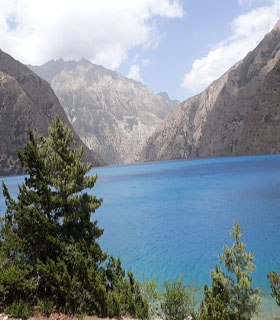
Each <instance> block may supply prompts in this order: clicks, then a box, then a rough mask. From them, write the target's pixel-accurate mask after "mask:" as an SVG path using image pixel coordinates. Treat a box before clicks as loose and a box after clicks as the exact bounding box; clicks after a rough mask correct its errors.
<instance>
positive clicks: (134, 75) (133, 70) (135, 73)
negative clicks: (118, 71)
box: [127, 64, 143, 82]
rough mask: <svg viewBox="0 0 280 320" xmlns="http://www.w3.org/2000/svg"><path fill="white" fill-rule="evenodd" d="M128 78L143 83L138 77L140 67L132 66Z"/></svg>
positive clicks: (139, 76)
mask: <svg viewBox="0 0 280 320" xmlns="http://www.w3.org/2000/svg"><path fill="white" fill-rule="evenodd" d="M127 77H128V78H130V79H133V80H135V81H139V82H143V81H142V78H141V75H140V67H139V65H138V64H132V65H131V66H130V69H129V73H128V76H127Z"/></svg>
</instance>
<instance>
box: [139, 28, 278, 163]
mask: <svg viewBox="0 0 280 320" xmlns="http://www.w3.org/2000/svg"><path fill="white" fill-rule="evenodd" d="M279 152H280V22H278V23H277V24H276V26H275V27H274V29H273V30H272V31H271V32H270V33H268V34H267V35H266V36H265V38H264V39H263V41H262V42H261V43H260V44H259V45H258V46H257V47H256V49H255V50H253V51H252V52H250V53H248V55H247V56H246V57H245V58H244V59H243V60H241V61H240V62H238V63H236V64H235V65H234V66H233V67H231V69H229V70H228V71H227V72H226V73H225V74H224V75H222V76H221V77H220V78H219V79H218V80H216V81H214V82H213V83H212V84H211V85H210V86H209V87H208V88H207V89H206V90H204V91H203V92H202V93H201V94H199V95H196V96H194V97H191V98H189V99H187V100H186V101H184V102H183V103H182V104H181V105H180V106H179V107H178V108H176V109H174V110H173V111H172V112H171V113H170V114H169V115H168V116H167V117H166V118H165V120H164V121H162V122H161V123H160V125H159V126H158V128H157V129H156V131H155V132H154V133H153V135H152V136H151V137H150V138H149V139H148V142H147V144H146V145H145V147H144V148H143V152H142V153H141V157H140V159H141V160H163V159H164V160H167V159H179V158H194V157H218V156H236V155H255V154H268V153H279Z"/></svg>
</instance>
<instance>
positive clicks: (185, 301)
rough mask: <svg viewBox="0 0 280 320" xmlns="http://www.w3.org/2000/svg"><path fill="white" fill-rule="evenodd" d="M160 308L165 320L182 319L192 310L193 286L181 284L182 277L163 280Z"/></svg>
mask: <svg viewBox="0 0 280 320" xmlns="http://www.w3.org/2000/svg"><path fill="white" fill-rule="evenodd" d="M164 287H165V292H164V293H163V295H162V302H161V309H162V313H163V316H164V318H165V319H166V320H184V319H185V318H187V316H189V315H191V314H192V313H193V312H194V292H195V291H196V290H195V289H194V288H193V287H189V288H187V287H186V286H185V285H183V277H180V278H179V279H178V280H177V281H174V280H173V281H172V282H169V281H166V282H164Z"/></svg>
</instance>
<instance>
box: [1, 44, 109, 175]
mask: <svg viewBox="0 0 280 320" xmlns="http://www.w3.org/2000/svg"><path fill="white" fill-rule="evenodd" d="M56 114H58V115H59V117H60V118H61V120H62V121H63V122H64V123H65V124H66V125H68V126H69V127H70V128H71V129H72V126H71V124H70V123H69V121H68V119H67V117H66V114H65V112H64V110H63V109H62V107H61V106H60V103H59V101H58V99H57V97H56V96H55V94H54V92H53V90H52V89H51V87H50V85H49V84H48V83H47V82H46V81H45V80H43V79H41V78H40V77H38V76H37V75H36V74H35V73H34V72H32V71H31V70H30V69H28V68H27V67H26V66H25V65H23V64H22V63H20V62H19V61H17V60H15V59H14V58H12V57H11V56H10V55H8V54H7V53H5V52H3V51H2V50H0V136H1V137H2V139H1V141H0V175H1V176H4V175H10V174H21V173H23V168H22V167H21V165H20V163H19V160H18V158H17V155H16V150H17V149H20V148H21V147H22V146H23V144H24V143H25V138H26V135H27V129H28V128H31V129H32V130H33V131H34V134H35V136H38V135H39V134H43V135H46V134H47V127H48V125H49V124H51V122H52V119H53V118H54V116H55V115H56ZM74 137H75V141H76V143H77V146H81V145H83V146H84V160H87V161H89V160H90V161H91V163H92V164H93V165H94V166H98V165H104V164H105V162H104V161H103V160H102V159H101V157H100V156H99V155H98V154H97V153H95V152H93V151H91V150H89V149H88V148H87V147H86V146H85V145H84V144H83V143H82V142H81V140H80V139H79V137H78V136H77V134H76V133H75V132H74Z"/></svg>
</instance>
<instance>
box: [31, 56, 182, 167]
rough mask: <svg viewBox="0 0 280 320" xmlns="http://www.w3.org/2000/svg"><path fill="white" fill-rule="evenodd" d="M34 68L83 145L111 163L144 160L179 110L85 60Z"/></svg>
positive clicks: (162, 97)
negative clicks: (159, 128) (172, 112)
mask: <svg viewBox="0 0 280 320" xmlns="http://www.w3.org/2000/svg"><path fill="white" fill-rule="evenodd" d="M30 68H32V70H34V72H36V73H37V74H38V75H40V76H41V77H43V78H44V79H46V80H47V81H49V83H50V84H51V86H52V88H53V89H54V91H55V93H56V95H57V96H58V98H59V100H60V102H61V104H62V106H63V108H64V110H65V112H66V114H67V116H68V119H69V121H70V122H71V123H72V125H73V127H74V128H75V130H76V131H77V133H78V135H79V136H80V138H81V139H82V141H83V142H84V143H85V144H86V145H87V146H88V147H89V148H90V149H93V150H96V151H97V152H98V153H99V154H100V155H101V156H102V157H103V158H104V160H105V161H106V162H108V163H129V162H134V161H136V160H137V159H139V157H140V152H141V150H142V148H143V146H144V144H145V142H146V141H147V139H148V137H150V136H151V135H152V133H153V132H154V130H155V129H156V127H157V125H158V124H159V122H160V121H161V120H163V119H164V118H165V116H166V115H167V113H168V112H169V111H170V110H171V109H173V108H174V107H176V106H178V105H179V102H178V101H172V100H170V99H169V97H168V95H167V94H166V93H160V94H156V93H154V92H153V91H152V90H149V89H148V88H147V87H146V86H144V85H143V84H141V83H140V82H136V81H134V80H132V79H128V78H126V77H124V76H122V75H121V74H120V73H118V72H115V71H111V70H108V69H105V68H103V67H102V66H98V65H94V64H92V63H90V62H89V61H87V60H86V59H82V60H80V61H63V60H62V59H60V60H57V61H49V62H47V63H46V64H44V65H43V66H39V67H32V66H30Z"/></svg>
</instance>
